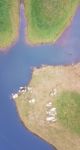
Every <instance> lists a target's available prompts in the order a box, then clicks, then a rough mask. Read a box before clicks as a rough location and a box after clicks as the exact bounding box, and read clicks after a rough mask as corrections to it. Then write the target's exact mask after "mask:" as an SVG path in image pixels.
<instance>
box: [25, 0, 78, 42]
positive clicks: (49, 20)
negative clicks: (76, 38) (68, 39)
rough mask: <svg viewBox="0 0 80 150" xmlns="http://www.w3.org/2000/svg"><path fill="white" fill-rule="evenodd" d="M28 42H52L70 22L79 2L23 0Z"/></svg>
mask: <svg viewBox="0 0 80 150" xmlns="http://www.w3.org/2000/svg"><path fill="white" fill-rule="evenodd" d="M24 2H25V14H26V17H27V21H28V31H27V32H28V40H29V41H30V42H32V43H33V44H37V43H47V42H54V41H55V40H56V39H57V38H58V37H59V36H60V34H61V33H62V32H63V30H64V28H65V27H66V26H68V25H69V24H70V22H71V18H72V16H74V14H75V10H76V6H78V3H79V0H67V1H66V0H29V1H28V0H24Z"/></svg>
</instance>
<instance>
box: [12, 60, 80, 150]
mask: <svg viewBox="0 0 80 150" xmlns="http://www.w3.org/2000/svg"><path fill="white" fill-rule="evenodd" d="M11 97H12V99H13V100H14V101H15V103H16V108H17V111H18V114H19V116H20V119H21V121H22V122H23V124H24V125H25V127H26V128H27V129H29V130H30V131H31V132H32V133H34V134H36V135H37V136H39V137H41V138H42V139H44V140H46V141H47V142H48V143H49V144H51V145H53V146H54V147H56V149H57V150H80V63H78V64H72V65H65V66H44V65H43V66H41V67H40V68H36V67H35V68H33V72H32V79H31V81H30V82H29V85H26V86H22V87H20V88H19V91H18V92H17V93H13V94H12V96H11Z"/></svg>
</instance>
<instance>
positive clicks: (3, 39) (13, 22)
mask: <svg viewBox="0 0 80 150" xmlns="http://www.w3.org/2000/svg"><path fill="white" fill-rule="evenodd" d="M18 25H19V1H16V0H0V48H6V47H8V46H9V45H10V44H11V43H12V42H13V41H14V40H15V39H16V36H17V32H18Z"/></svg>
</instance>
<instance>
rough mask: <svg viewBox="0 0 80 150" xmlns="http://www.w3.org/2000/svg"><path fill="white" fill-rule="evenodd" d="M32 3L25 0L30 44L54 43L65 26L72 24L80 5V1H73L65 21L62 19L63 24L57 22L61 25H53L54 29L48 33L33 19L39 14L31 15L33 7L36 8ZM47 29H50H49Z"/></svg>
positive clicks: (27, 37) (27, 34)
mask: <svg viewBox="0 0 80 150" xmlns="http://www.w3.org/2000/svg"><path fill="white" fill-rule="evenodd" d="M31 3H32V2H31V1H29V2H26V0H25V1H24V6H25V15H26V20H27V22H28V23H27V29H26V31H25V32H26V41H27V42H28V43H29V44H30V45H36V44H45V43H54V42H55V41H56V40H57V39H58V38H59V37H60V36H61V34H62V33H63V32H64V30H65V28H66V27H68V26H69V25H70V24H71V21H72V19H73V17H74V15H75V12H76V9H77V7H78V5H79V1H75V2H71V4H70V5H71V7H69V8H67V9H68V12H66V13H67V16H66V17H63V18H64V19H63V23H62V20H61V23H62V24H60V23H59V22H58V23H57V25H58V26H59V27H56V25H55V26H52V31H49V33H46V31H45V30H42V29H39V28H38V27H37V26H36V23H34V22H33V21H31V20H32V18H33V20H34V19H35V18H36V16H37V13H36V15H35V16H34V17H32V16H31V9H34V8H33V6H32V4H31ZM69 12H70V13H69ZM64 14H65V13H64ZM62 15H63V14H62ZM65 18H66V19H65ZM55 20H56V19H55ZM56 28H57V29H56ZM50 30H51V27H50ZM47 31H48V29H47Z"/></svg>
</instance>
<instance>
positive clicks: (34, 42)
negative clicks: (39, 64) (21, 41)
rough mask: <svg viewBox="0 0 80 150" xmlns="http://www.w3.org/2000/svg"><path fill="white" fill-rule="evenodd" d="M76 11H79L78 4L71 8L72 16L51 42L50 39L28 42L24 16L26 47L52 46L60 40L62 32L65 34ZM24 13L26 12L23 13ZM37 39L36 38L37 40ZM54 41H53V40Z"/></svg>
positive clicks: (27, 29) (27, 28)
mask: <svg viewBox="0 0 80 150" xmlns="http://www.w3.org/2000/svg"><path fill="white" fill-rule="evenodd" d="M78 9H80V4H77V5H76V6H75V7H74V8H73V10H72V12H73V13H72V15H71V17H69V18H68V19H67V20H68V21H66V23H65V24H64V25H63V26H64V27H62V30H61V32H59V33H57V34H58V35H56V37H55V38H54V37H53V38H51V39H52V40H50V39H45V40H44V39H41V40H38V41H37V40H36V39H34V41H32V40H30V39H29V33H30V31H29V27H28V26H29V23H28V17H27V16H26V15H25V22H26V24H27V25H26V26H27V27H26V28H25V42H26V44H28V45H30V46H32V47H34V46H40V45H45V44H49V45H52V44H54V43H55V42H57V41H58V40H59V39H60V38H61V36H62V34H63V33H64V32H66V30H67V28H69V27H70V26H71V22H72V21H73V19H74V16H75V14H76V11H77V10H78ZM24 12H25V6H24ZM25 13H26V12H25ZM37 39H38V38H37ZM53 39H54V40H53Z"/></svg>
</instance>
